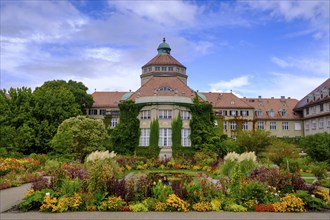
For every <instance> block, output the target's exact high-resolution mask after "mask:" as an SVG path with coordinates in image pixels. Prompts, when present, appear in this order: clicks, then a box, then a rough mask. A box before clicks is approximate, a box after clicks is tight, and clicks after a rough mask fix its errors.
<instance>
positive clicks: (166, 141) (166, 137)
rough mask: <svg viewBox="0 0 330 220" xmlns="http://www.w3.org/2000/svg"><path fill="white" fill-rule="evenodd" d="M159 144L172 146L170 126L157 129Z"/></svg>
mask: <svg viewBox="0 0 330 220" xmlns="http://www.w3.org/2000/svg"><path fill="white" fill-rule="evenodd" d="M158 144H159V146H161V147H166V146H172V130H171V129H170V128H161V129H159V143H158Z"/></svg>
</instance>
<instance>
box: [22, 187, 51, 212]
mask: <svg viewBox="0 0 330 220" xmlns="http://www.w3.org/2000/svg"><path fill="white" fill-rule="evenodd" d="M46 193H50V194H51V195H54V191H53V190H51V189H42V190H41V191H35V192H33V191H31V192H30V193H29V192H28V195H27V196H26V197H25V198H24V199H23V202H22V203H20V204H19V205H18V208H19V209H20V210H22V211H25V212H26V211H29V210H34V209H38V208H39V207H40V206H41V205H42V202H43V200H44V197H45V195H46Z"/></svg>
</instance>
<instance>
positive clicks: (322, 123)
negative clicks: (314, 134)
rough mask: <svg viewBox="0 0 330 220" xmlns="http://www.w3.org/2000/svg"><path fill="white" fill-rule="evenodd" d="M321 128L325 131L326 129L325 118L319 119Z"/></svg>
mask: <svg viewBox="0 0 330 220" xmlns="http://www.w3.org/2000/svg"><path fill="white" fill-rule="evenodd" d="M319 128H320V129H323V128H324V120H323V118H320V119H319Z"/></svg>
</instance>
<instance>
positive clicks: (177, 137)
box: [172, 114, 182, 147]
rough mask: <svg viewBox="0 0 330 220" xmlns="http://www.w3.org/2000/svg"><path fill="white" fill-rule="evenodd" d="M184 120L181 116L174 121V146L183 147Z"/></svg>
mask: <svg viewBox="0 0 330 220" xmlns="http://www.w3.org/2000/svg"><path fill="white" fill-rule="evenodd" d="M181 129H182V119H181V117H180V114H179V115H178V117H177V118H176V119H174V120H173V121H172V146H175V147H176V146H178V147H179V146H181Z"/></svg>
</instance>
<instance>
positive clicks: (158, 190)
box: [151, 180, 173, 202]
mask: <svg viewBox="0 0 330 220" xmlns="http://www.w3.org/2000/svg"><path fill="white" fill-rule="evenodd" d="M153 184H154V186H153V187H152V189H151V192H152V195H153V197H154V198H156V199H157V200H159V201H161V202H165V201H166V199H167V197H168V196H169V195H170V194H173V190H172V188H171V186H168V185H164V184H163V183H162V182H161V180H159V181H158V182H157V183H156V182H154V183H153Z"/></svg>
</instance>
